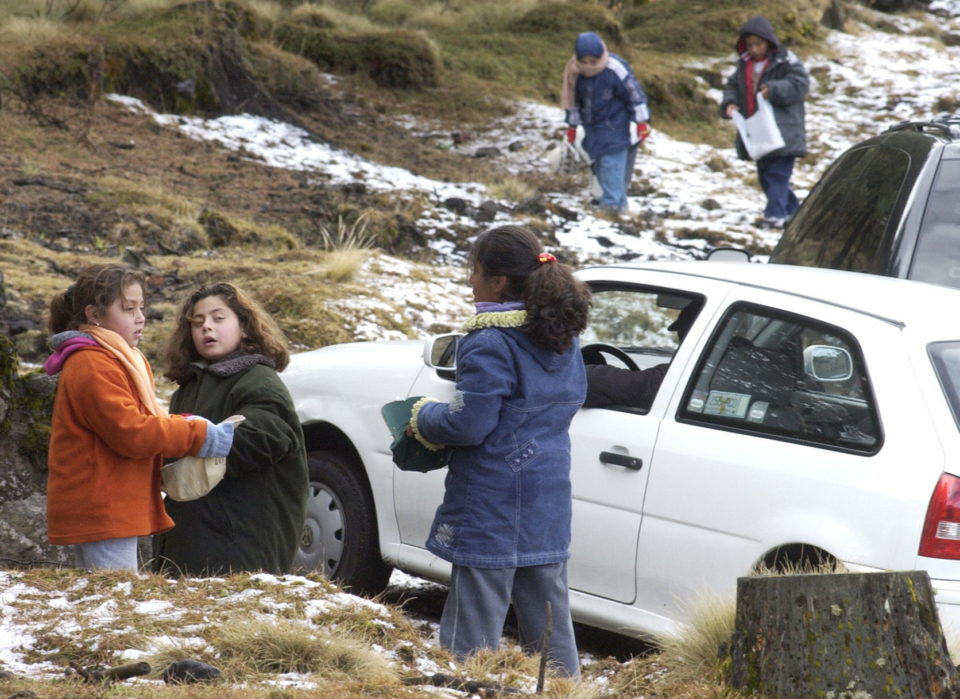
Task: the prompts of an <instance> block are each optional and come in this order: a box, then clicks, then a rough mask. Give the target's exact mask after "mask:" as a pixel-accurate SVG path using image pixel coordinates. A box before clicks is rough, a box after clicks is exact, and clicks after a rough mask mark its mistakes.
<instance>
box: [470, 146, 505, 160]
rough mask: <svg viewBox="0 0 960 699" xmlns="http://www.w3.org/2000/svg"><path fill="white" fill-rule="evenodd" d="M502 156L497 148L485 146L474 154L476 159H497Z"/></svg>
mask: <svg viewBox="0 0 960 699" xmlns="http://www.w3.org/2000/svg"><path fill="white" fill-rule="evenodd" d="M499 155H500V149H499V148H497V147H495V146H483V147H481V148H477V150H476V151H475V152H474V154H473V157H474V158H496V157H498V156H499Z"/></svg>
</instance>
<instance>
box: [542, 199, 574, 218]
mask: <svg viewBox="0 0 960 699" xmlns="http://www.w3.org/2000/svg"><path fill="white" fill-rule="evenodd" d="M547 208H548V209H549V210H550V211H551V212H552V213H555V214H556V215H557V216H559V217H560V218H562V219H565V220H567V221H576V220H578V219H579V218H580V214H578V213H577V212H576V211H574V210H573V209H568V208H567V207H565V206H561V205H559V204H553V203H550V204H549V205H548V207H547Z"/></svg>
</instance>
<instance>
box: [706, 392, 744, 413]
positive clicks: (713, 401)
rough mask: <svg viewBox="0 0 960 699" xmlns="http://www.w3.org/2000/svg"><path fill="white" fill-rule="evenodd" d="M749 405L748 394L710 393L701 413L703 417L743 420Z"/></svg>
mask: <svg viewBox="0 0 960 699" xmlns="http://www.w3.org/2000/svg"><path fill="white" fill-rule="evenodd" d="M749 405H750V394H749V393H734V392H733V391H710V393H709V394H708V395H707V404H706V405H705V406H704V407H703V412H704V414H705V415H719V416H720V417H736V418H740V419H743V418H744V417H745V416H746V414H747V408H748V407H749Z"/></svg>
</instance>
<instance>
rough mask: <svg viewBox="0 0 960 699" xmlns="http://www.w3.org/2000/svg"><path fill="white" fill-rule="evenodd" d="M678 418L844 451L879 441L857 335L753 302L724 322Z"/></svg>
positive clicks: (867, 450) (868, 447) (870, 448)
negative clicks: (759, 305) (854, 337)
mask: <svg viewBox="0 0 960 699" xmlns="http://www.w3.org/2000/svg"><path fill="white" fill-rule="evenodd" d="M678 419H681V420H688V421H693V422H697V423H702V424H706V425H709V426H711V427H718V428H726V429H735V430H738V431H749V432H755V433H757V434H760V435H761V436H768V437H780V438H787V439H791V440H793V441H804V442H812V443H816V444H817V445H819V446H824V447H829V448H836V449H842V450H845V451H849V450H852V451H858V452H865V453H873V452H875V451H876V450H877V449H878V448H879V446H880V428H879V420H878V419H877V415H876V408H875V403H874V401H873V398H872V394H871V392H870V390H869V382H868V379H867V373H866V369H865V367H864V365H863V360H862V358H861V354H860V351H859V348H858V346H857V344H856V342H855V340H854V339H853V338H852V337H851V336H850V334H849V333H847V332H846V331H844V330H841V329H840V328H835V327H832V326H828V325H825V324H823V323H820V322H818V321H816V320H814V319H812V318H804V317H800V316H793V315H787V314H783V313H781V312H778V311H776V310H774V309H769V308H764V307H758V306H752V305H747V304H740V305H737V306H734V307H733V308H732V309H731V310H730V311H728V312H727V314H726V315H725V317H724V319H723V320H722V322H721V323H720V325H719V326H718V329H717V330H716V332H715V333H714V335H713V337H712V338H711V341H710V344H709V345H708V347H707V348H706V349H705V351H704V354H703V356H702V358H701V361H700V364H699V366H698V367H697V370H696V371H695V372H694V375H693V377H692V379H691V383H690V385H689V386H688V388H687V392H686V394H685V396H684V400H683V403H682V406H681V409H680V413H679V415H678Z"/></svg>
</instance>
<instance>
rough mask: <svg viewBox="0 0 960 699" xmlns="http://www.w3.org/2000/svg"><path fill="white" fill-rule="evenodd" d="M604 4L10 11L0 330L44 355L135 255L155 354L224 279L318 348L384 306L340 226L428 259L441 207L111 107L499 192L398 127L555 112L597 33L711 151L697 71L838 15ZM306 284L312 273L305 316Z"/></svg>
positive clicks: (798, 38) (1, 38) (0, 13)
mask: <svg viewBox="0 0 960 699" xmlns="http://www.w3.org/2000/svg"><path fill="white" fill-rule="evenodd" d="M607 5H608V3H606V2H602V3H601V2H538V1H536V0H517V1H515V2H510V3H504V2H500V1H499V0H475V1H474V0H447V1H445V2H444V1H437V0H434V1H430V0H377V1H369V0H366V1H363V2H361V1H359V0H358V1H355V2H347V1H346V0H341V1H339V2H337V1H330V2H324V3H322V4H321V3H299V2H294V1H291V0H283V1H279V0H276V1H271V0H219V1H216V0H198V1H190V2H175V1H174V0H7V2H5V3H3V4H2V7H0V115H2V120H3V124H4V128H3V129H2V131H0V154H2V155H0V188H2V192H3V200H2V204H0V220H2V222H3V223H2V235H0V270H2V271H3V273H4V281H5V289H4V290H5V292H6V298H7V304H6V306H5V307H4V308H3V310H2V312H0V319H2V320H4V321H5V322H6V323H7V325H8V327H16V329H17V330H25V332H20V333H18V334H17V335H16V338H15V339H16V342H17V345H18V348H19V349H20V351H21V353H22V354H23V355H24V357H26V358H28V359H35V358H37V357H39V356H41V355H42V354H43V353H44V351H45V350H44V340H45V332H44V330H43V328H42V322H43V313H44V309H45V306H46V303H47V300H48V299H49V297H50V295H51V293H52V292H53V291H54V290H56V289H59V288H63V287H64V286H65V285H66V284H68V283H69V280H70V277H71V276H72V275H73V273H75V271H76V270H77V269H78V268H79V267H81V266H82V265H84V264H87V263H89V262H91V261H93V260H96V259H99V258H103V257H108V258H116V257H121V256H123V255H124V254H126V255H127V256H128V259H132V260H136V259H140V260H141V261H145V262H146V263H149V264H150V265H151V267H150V271H151V272H152V273H153V275H154V276H153V279H154V282H155V284H154V287H155V289H154V291H155V293H154V296H153V300H152V307H153V315H154V321H156V322H154V323H153V324H152V328H151V330H150V333H151V335H152V337H150V338H148V342H146V343H145V346H146V348H147V350H148V351H156V349H157V348H158V344H159V339H160V338H162V337H164V336H166V334H167V332H168V329H169V326H168V323H169V316H170V312H171V311H172V309H173V308H174V307H175V306H176V301H177V298H178V294H179V293H182V292H183V290H185V289H187V288H190V287H192V286H193V285H195V284H196V283H197V282H199V281H201V280H208V279H212V278H215V277H218V276H226V277H229V278H231V279H233V280H236V281H238V282H239V283H241V284H244V285H246V286H249V287H250V288H251V289H252V290H253V291H254V292H257V293H260V294H261V295H262V296H264V297H265V298H264V300H265V302H266V305H267V307H268V309H269V310H271V311H272V312H273V313H275V314H276V315H277V316H278V318H279V320H280V321H281V323H282V324H283V326H284V328H285V329H286V330H287V331H288V332H289V333H290V335H291V337H292V339H293V340H294V342H295V343H296V344H297V345H298V346H302V347H314V346H318V345H322V344H327V343H330V342H335V341H343V340H347V339H350V336H349V333H348V332H347V331H346V329H345V328H346V327H347V326H348V324H349V322H350V319H348V318H344V317H343V316H342V315H339V314H338V313H335V312H332V311H330V310H328V309H327V307H326V306H325V304H324V301H325V300H328V299H330V298H339V297H343V296H346V295H350V294H356V293H369V290H366V291H364V290H363V289H359V290H358V288H357V285H356V284H353V285H352V284H351V281H350V277H351V273H350V264H351V263H350V262H349V260H350V259H353V260H356V259H357V256H356V255H354V257H353V258H351V257H350V256H349V255H347V257H346V258H344V256H343V255H340V256H339V258H338V259H337V262H336V265H334V264H332V263H331V261H330V260H329V259H328V258H329V256H330V250H329V249H330V248H332V247H337V244H336V243H335V242H333V238H332V237H331V236H329V235H325V232H329V231H330V230H333V229H336V228H337V226H338V225H339V226H341V227H342V226H347V227H351V226H355V225H357V222H358V221H359V220H360V219H361V217H362V218H363V220H364V221H365V222H366V232H367V233H368V235H369V239H370V240H369V242H370V243H371V244H373V245H376V246H377V247H379V248H381V249H383V250H385V251H387V252H389V253H392V254H396V255H401V256H408V257H413V258H415V259H426V258H428V257H429V251H427V250H426V249H425V248H424V246H423V237H424V236H423V233H422V232H421V231H419V230H418V229H417V226H416V223H415V222H416V219H417V217H418V211H419V210H420V209H422V207H423V206H428V205H430V204H429V203H428V202H423V201H417V200H410V199H409V198H403V197H398V196H394V195H384V194H381V193H376V192H369V191H365V190H363V188H358V189H350V188H344V187H340V188H334V187H325V186H323V184H322V183H317V182H315V181H313V180H312V179H311V178H309V177H308V176H306V175H305V174H303V173H293V172H286V171H276V170H274V169H272V168H268V167H265V166H261V165H257V164H256V163H253V162H250V161H248V160H246V159H241V158H237V157H236V156H234V155H230V154H228V153H225V152H221V151H219V150H217V149H215V148H213V147H211V146H208V145H202V144H199V143H196V142H192V141H189V140H187V139H185V138H183V137H182V136H179V135H178V134H176V133H173V132H171V131H169V130H166V129H162V128H160V127H158V126H157V125H156V124H155V123H154V122H153V121H152V120H151V119H149V118H147V117H145V116H142V115H136V114H131V113H129V112H127V111H126V110H124V109H123V108H121V107H118V106H117V105H115V104H113V103H110V102H107V101H105V100H104V95H105V94H107V93H120V94H125V95H130V96H133V97H137V98H139V99H141V100H143V101H144V102H145V103H146V104H148V105H150V106H152V107H153V108H154V109H156V110H158V111H161V112H166V113H170V112H173V113H179V114H184V115H202V116H217V115H221V114H233V113H239V112H248V113H254V114H259V115H263V116H268V117H272V118H275V119H278V120H282V121H287V122H290V123H293V124H296V125H299V126H301V127H303V128H305V129H307V130H308V131H310V132H311V133H312V134H314V135H315V136H316V137H317V138H318V139H320V140H323V141H326V142H329V143H332V144H334V145H336V146H339V147H342V148H344V149H346V150H349V151H352V152H356V153H359V154H362V155H364V156H365V157H368V158H371V159H374V160H377V161H379V162H382V163H386V164H393V165H398V166H402V167H405V168H408V169H410V170H412V171H415V172H417V173H419V174H422V175H425V176H429V177H432V178H435V179H438V180H444V179H449V180H457V181H480V182H486V183H488V184H493V183H498V185H499V186H501V187H502V186H503V176H502V173H501V172H498V170H497V168H496V167H495V166H494V165H492V164H491V162H490V161H487V160H483V159H476V158H470V157H464V156H463V155H461V154H457V153H453V152H450V151H448V150H444V149H442V148H438V147H437V146H436V143H434V142H432V141H429V140H427V139H423V138H418V137H416V136H415V135H413V134H411V133H408V132H407V131H405V130H404V129H402V128H399V127H397V126H396V125H395V124H394V123H393V122H392V120H391V117H392V116H394V115H397V114H401V113H402V114H411V115H414V116H417V117H419V118H422V119H428V120H429V123H430V124H431V127H432V128H436V129H441V130H449V131H451V132H453V131H458V132H459V131H465V132H469V130H470V129H471V127H472V126H474V125H477V124H483V123H485V122H488V121H489V120H491V119H493V118H496V117H499V116H502V115H503V114H505V113H507V112H509V110H510V109H511V107H510V104H511V101H512V100H515V99H528V100H534V101H541V102H545V103H549V104H555V103H556V101H557V99H558V93H559V76H560V73H561V70H562V67H563V65H564V63H565V61H566V60H567V58H568V56H569V54H570V49H571V45H572V40H573V38H574V36H575V35H576V34H577V33H578V32H580V31H584V30H596V31H598V32H600V33H601V34H602V35H603V36H604V37H605V39H606V40H607V42H608V43H609V45H610V47H611V49H612V50H614V51H616V52H619V53H622V54H623V55H625V56H626V57H628V58H629V59H630V60H631V61H632V63H633V65H634V67H635V69H636V70H637V73H638V75H639V77H640V78H641V80H642V81H643V83H644V85H645V86H646V88H647V90H648V92H649V94H650V99H651V102H652V106H653V110H654V113H655V115H656V122H655V123H656V126H657V128H659V129H662V130H664V131H666V132H668V133H671V132H672V133H675V134H678V135H682V136H683V137H684V138H687V139H691V138H694V139H695V138H701V139H706V140H709V139H717V129H716V128H715V127H716V121H717V120H716V114H715V109H716V107H715V104H714V103H713V102H712V101H711V100H709V99H708V98H707V97H706V96H705V94H704V84H705V83H704V82H703V80H702V79H700V78H702V77H704V76H699V77H698V76H696V75H694V74H693V73H691V72H690V71H689V70H686V69H684V68H683V66H684V65H687V64H689V63H690V62H691V61H692V60H693V59H694V58H696V57H698V56H704V55H724V54H727V53H732V52H731V43H732V41H733V38H734V36H735V34H736V30H737V28H738V27H739V26H740V24H742V22H743V21H744V20H745V19H746V18H747V17H748V16H749V15H751V14H753V13H756V12H764V13H766V14H767V15H768V16H769V17H770V18H771V19H772V20H773V21H774V22H775V23H776V24H777V25H778V26H779V27H783V28H784V29H783V35H784V38H785V40H787V41H788V42H789V43H790V44H791V45H792V46H794V47H795V48H796V49H797V50H805V49H808V48H811V47H813V46H815V45H816V41H817V39H818V36H819V30H818V20H819V18H820V14H821V12H822V8H823V6H824V5H825V2H824V1H823V0H795V1H793V2H775V1H766V2H749V3H747V2H737V1H734V0H713V1H709V2H690V1H688V0H657V1H656V2H646V3H645V2H625V3H622V5H621V6H620V7H619V8H618V9H617V10H616V11H614V10H611V9H609V8H608V6H607ZM331 75H332V76H334V78H333V79H331V78H330V77H329V76H331ZM706 77H707V78H708V80H714V81H715V80H716V76H706ZM558 126H559V125H558ZM511 186H513V187H514V188H519V190H520V191H522V192H525V193H527V194H530V193H536V192H537V191H546V188H547V187H549V188H550V191H562V190H563V188H564V187H569V186H570V185H569V183H564V182H562V181H558V180H557V178H556V177H551V176H548V175H530V176H525V177H524V178H521V181H518V182H514V183H512V185H511ZM518 196H519V195H518ZM533 224H534V225H537V226H539V227H540V228H541V229H544V230H546V229H548V228H549V225H548V224H547V223H546V222H545V221H543V222H541V223H537V222H536V221H533ZM345 259H346V260H347V262H346V263H345V261H344V260H345ZM303 275H310V278H311V279H312V280H316V283H314V284H312V285H311V296H310V299H309V301H307V300H304V299H303V298H302V297H303V294H302V283H301V281H300V280H302V279H303ZM385 322H389V321H385ZM397 329H398V330H400V331H403V329H404V328H403V327H402V326H399V327H397ZM154 339H156V340H157V342H154V341H153V340H154Z"/></svg>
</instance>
